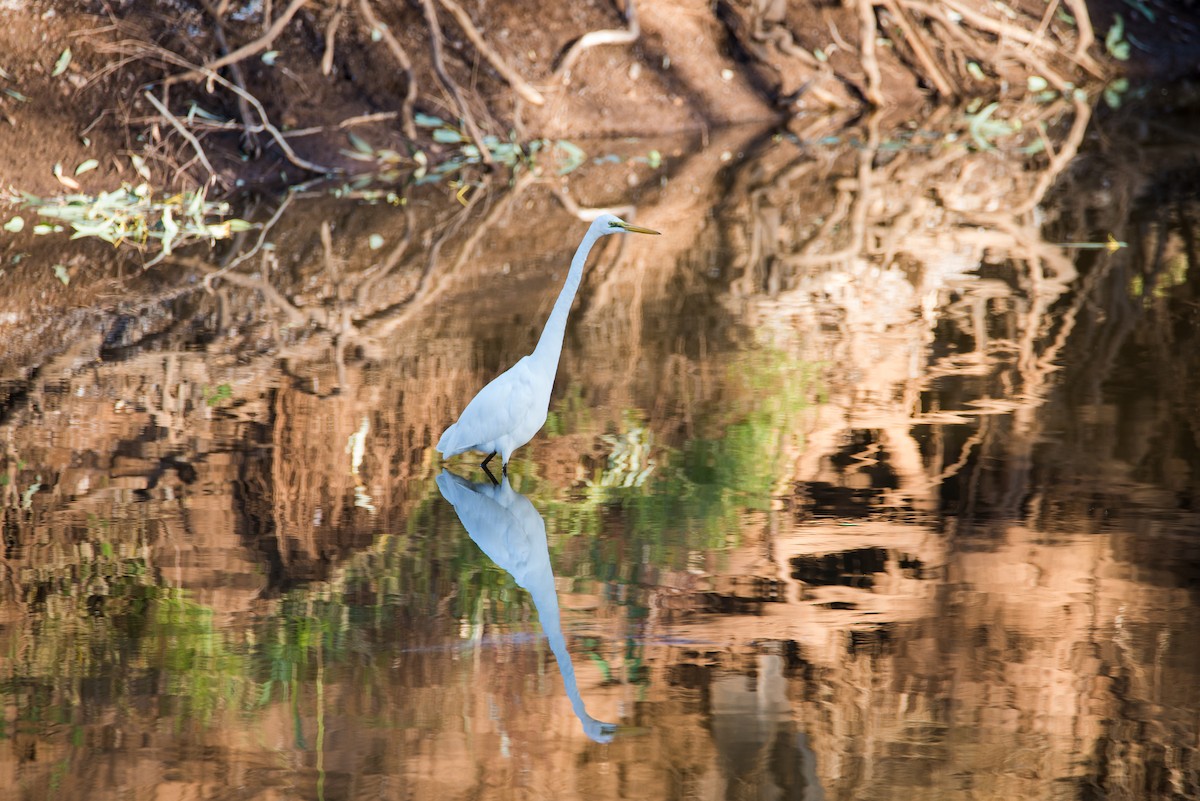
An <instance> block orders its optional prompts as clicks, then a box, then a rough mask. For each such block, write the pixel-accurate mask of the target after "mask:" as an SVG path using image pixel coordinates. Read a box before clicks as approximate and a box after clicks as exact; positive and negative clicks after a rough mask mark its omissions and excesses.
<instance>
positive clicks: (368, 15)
mask: <svg viewBox="0 0 1200 801" xmlns="http://www.w3.org/2000/svg"><path fill="white" fill-rule="evenodd" d="M358 8H359V11H361V12H362V15H363V19H364V20H366V22H367V26H368V27H369V28H370V29H371V30H372V31H378V32H379V36H380V38H381V39H383V43H384V44H386V45H387V48H388V50H390V51H391V53H392V57H393V58H395V59H396V61H397V62H399V64H400V69H402V70H404V99H403V100H401V101H400V126H401V128H402V129H403V131H404V135H405V136H406V137H407V138H408V139H409V141H416V139H417V126H416V124H415V123H414V122H413V105H414V104H415V103H416V100H417V81H416V78H414V77H413V66H412V59H410V58H409V57H408V51H406V50H405V49H404V47H403V45H401V44H400V42H399V40H398V39H396V37H395V36H394V35H392V32H391V30H390V29H389V28H388V26H386V25H384V24H383V23H382V22H380V21H379V17H377V16H375V11H374V10H373V9H372V8H371V0H358Z"/></svg>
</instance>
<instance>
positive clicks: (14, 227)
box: [4, 214, 25, 234]
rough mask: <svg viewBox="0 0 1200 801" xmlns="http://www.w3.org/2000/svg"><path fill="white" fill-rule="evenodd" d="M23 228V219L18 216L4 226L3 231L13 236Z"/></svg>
mask: <svg viewBox="0 0 1200 801" xmlns="http://www.w3.org/2000/svg"><path fill="white" fill-rule="evenodd" d="M24 228H25V218H24V217H22V216H21V215H19V214H18V215H17V216H16V217H13V218H12V219H11V220H9V221H8V222H6V223H5V224H4V230H5V231H8V232H9V233H13V234H15V233H17V232H19V231H21V230H22V229H24Z"/></svg>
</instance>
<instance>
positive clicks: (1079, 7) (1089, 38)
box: [1065, 0, 1096, 60]
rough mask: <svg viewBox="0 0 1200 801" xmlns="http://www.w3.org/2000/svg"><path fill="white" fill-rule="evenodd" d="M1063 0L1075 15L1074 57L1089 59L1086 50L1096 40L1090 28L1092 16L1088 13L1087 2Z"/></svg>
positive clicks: (1082, 0)
mask: <svg viewBox="0 0 1200 801" xmlns="http://www.w3.org/2000/svg"><path fill="white" fill-rule="evenodd" d="M1065 2H1066V4H1067V7H1068V8H1070V9H1071V15H1072V16H1074V17H1075V28H1076V29H1077V30H1078V31H1079V41H1077V42H1076V43H1075V58H1077V59H1088V60H1091V56H1089V55H1088V52H1087V51H1088V48H1089V47H1091V46H1092V43H1093V42H1095V41H1096V34H1095V32H1094V31H1093V30H1092V18H1091V16H1090V15H1089V14H1088V7H1087V3H1086V2H1084V0H1065Z"/></svg>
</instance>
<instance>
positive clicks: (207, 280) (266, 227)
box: [204, 192, 292, 292]
mask: <svg viewBox="0 0 1200 801" xmlns="http://www.w3.org/2000/svg"><path fill="white" fill-rule="evenodd" d="M291 202H292V193H291V192H286V193H284V195H283V202H281V203H280V204H279V208H277V209H275V213H274V214H272V215H271V219H269V220H267V221H266V222H265V223H263V227H262V230H260V231H259V232H258V241H257V242H255V243H254V246H253V247H252V248H250V249H249V250H247V251H246V252H245V253H242V254H240V255H239V256H238V257H237V258H236V259H234V260H233V261H231V262H229V263H228V264H226V265H225V266H224V267H222V268H221V269H219V270H217V271H216V272H210V273H208V274H207V275H205V276H204V289H205V291H207V292H212V282H213V279H214V278H222V277H224V275H225V274H226V273H228V272H229V271H230V270H234V269H236V268H237V267H238V265H240V264H242V263H244V262H245V261H246V260H248V259H250V258H253V256H254V254H255V253H258V251H260V250H262V246H263V245H264V244H265V243H266V241H267V234H268V233H269V232H270V231H271V229H272V228H274V227H275V223H277V222H279V218H280V217H282V216H283V211H284V209H286V208H287V207H288V204H290V203H291Z"/></svg>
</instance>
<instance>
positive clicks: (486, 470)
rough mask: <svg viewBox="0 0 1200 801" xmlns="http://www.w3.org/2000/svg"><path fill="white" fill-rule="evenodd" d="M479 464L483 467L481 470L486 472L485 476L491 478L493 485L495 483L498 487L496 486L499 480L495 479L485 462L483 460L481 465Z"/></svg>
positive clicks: (498, 484)
mask: <svg viewBox="0 0 1200 801" xmlns="http://www.w3.org/2000/svg"><path fill="white" fill-rule="evenodd" d="M489 458H490V457H489ZM479 466H480V467H482V468H483V472H485V473H487V477H488V478H490V479H491V480H492V484H494V485H495V486H497V487H498V486H500V482H499V481H497V480H496V477H495V476H493V475H492V471H491V470H488V468H487V462H484V463H483V464H481V465H479Z"/></svg>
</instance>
